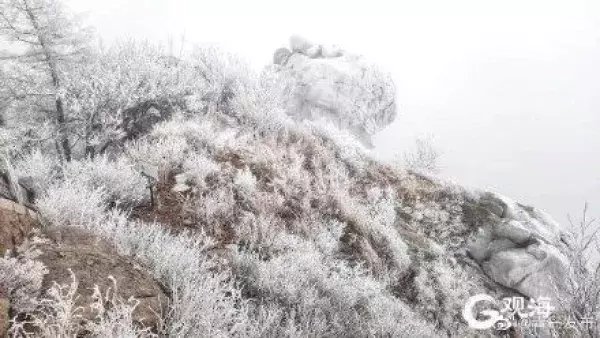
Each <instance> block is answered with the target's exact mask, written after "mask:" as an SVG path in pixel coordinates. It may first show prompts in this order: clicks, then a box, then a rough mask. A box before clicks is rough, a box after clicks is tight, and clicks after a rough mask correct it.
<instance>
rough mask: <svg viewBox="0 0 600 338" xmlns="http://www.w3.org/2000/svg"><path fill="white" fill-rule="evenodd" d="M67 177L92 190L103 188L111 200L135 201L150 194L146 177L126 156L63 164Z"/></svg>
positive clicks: (66, 178)
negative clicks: (115, 158)
mask: <svg viewBox="0 0 600 338" xmlns="http://www.w3.org/2000/svg"><path fill="white" fill-rule="evenodd" d="M64 179H65V180H67V181H72V182H73V184H79V185H80V186H81V187H86V188H88V189H91V190H96V189H102V190H103V191H104V193H105V195H106V198H108V200H109V201H112V202H123V203H127V204H134V203H138V202H140V201H143V200H144V199H145V198H146V195H147V188H146V185H147V181H146V179H145V178H144V177H143V176H142V175H141V173H140V172H139V171H138V170H136V169H135V168H134V165H133V164H132V163H130V161H128V160H127V159H125V158H119V159H117V160H110V159H109V158H108V157H107V156H99V157H96V158H94V159H93V160H92V159H88V160H82V161H72V162H70V163H68V164H67V165H65V167H64Z"/></svg>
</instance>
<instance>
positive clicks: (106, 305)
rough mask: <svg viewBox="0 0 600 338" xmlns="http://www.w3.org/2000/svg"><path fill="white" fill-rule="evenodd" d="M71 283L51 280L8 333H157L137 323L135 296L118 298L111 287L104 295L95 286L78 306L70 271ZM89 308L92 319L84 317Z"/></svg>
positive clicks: (131, 336) (114, 337) (123, 336)
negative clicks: (88, 300)
mask: <svg viewBox="0 0 600 338" xmlns="http://www.w3.org/2000/svg"><path fill="white" fill-rule="evenodd" d="M71 275H72V281H71V283H70V284H65V285H59V284H57V283H54V284H53V286H52V287H51V288H50V289H48V291H47V293H46V296H45V297H44V298H43V299H40V300H39V301H38V303H37V306H36V309H35V311H32V312H30V313H29V316H28V317H27V318H26V319H25V320H22V321H20V320H19V321H15V322H14V324H13V326H12V327H11V329H10V333H11V334H12V335H13V336H15V337H20V336H29V335H30V334H31V332H35V336H36V337H43V338H54V337H77V336H80V335H82V334H83V333H85V334H86V336H89V337H98V338H100V337H107V338H141V337H156V335H155V334H152V333H151V332H150V330H148V329H144V328H139V327H137V326H136V325H135V324H134V322H133V319H132V314H133V311H134V310H135V307H136V305H137V300H135V299H129V300H127V301H125V300H123V299H120V298H119V297H117V296H116V295H115V294H114V293H112V296H109V295H111V292H110V290H106V292H105V294H104V295H103V294H102V292H101V290H100V289H99V288H98V287H96V288H95V289H94V294H93V296H92V300H93V302H92V303H91V304H86V305H85V307H83V306H77V305H76V302H77V298H78V297H79V295H78V294H77V288H78V285H79V284H78V282H77V279H76V278H75V275H74V274H73V273H71ZM86 308H89V310H91V313H94V314H95V318H92V320H84V317H83V313H84V311H85V310H86Z"/></svg>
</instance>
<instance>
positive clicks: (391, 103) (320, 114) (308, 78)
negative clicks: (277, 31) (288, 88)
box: [274, 36, 397, 146]
mask: <svg viewBox="0 0 600 338" xmlns="http://www.w3.org/2000/svg"><path fill="white" fill-rule="evenodd" d="M290 49H291V50H286V49H281V48H280V49H278V50H277V51H276V52H275V55H274V63H275V65H276V67H277V69H278V70H279V71H281V72H283V73H284V74H285V75H286V76H285V77H286V78H289V79H291V80H292V81H291V82H292V87H293V88H292V92H293V95H292V98H291V99H290V100H289V102H288V103H289V109H288V114H289V115H291V116H293V117H294V118H297V119H299V120H304V119H308V120H319V119H325V120H328V121H329V122H333V123H334V124H335V125H337V126H338V127H339V128H343V129H347V130H349V131H350V132H351V133H352V134H354V135H355V136H356V137H357V138H358V139H359V140H360V141H362V143H363V144H365V145H367V146H370V145H371V137H372V135H374V134H375V133H376V132H378V131H380V130H381V129H383V128H384V127H385V126H387V125H389V124H390V123H391V122H392V121H393V120H394V119H395V118H396V114H397V113H396V98H395V88H394V84H393V82H392V80H391V78H390V77H389V75H387V74H385V73H383V72H381V71H379V70H378V69H377V68H376V67H374V66H373V65H371V64H369V63H367V62H366V61H365V60H364V59H363V58H362V57H360V56H357V55H352V54H348V53H346V52H344V51H343V50H341V49H340V48H337V47H335V46H324V45H315V44H312V43H310V42H308V41H307V40H305V39H302V38H300V37H297V36H294V37H292V38H291V39H290Z"/></svg>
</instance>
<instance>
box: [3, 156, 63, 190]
mask: <svg viewBox="0 0 600 338" xmlns="http://www.w3.org/2000/svg"><path fill="white" fill-rule="evenodd" d="M13 167H14V170H15V174H16V175H17V176H18V177H27V178H29V179H31V181H32V183H33V187H32V188H34V189H35V190H36V191H37V192H42V191H44V190H46V189H47V188H48V186H49V185H50V184H52V182H54V180H55V179H56V178H57V177H58V175H59V173H60V165H59V163H58V160H57V158H56V157H53V156H49V155H46V154H43V153H42V152H41V151H40V150H39V149H36V150H34V151H32V152H30V153H28V154H25V155H24V156H22V157H20V158H19V159H17V160H16V161H15V162H14V163H13Z"/></svg>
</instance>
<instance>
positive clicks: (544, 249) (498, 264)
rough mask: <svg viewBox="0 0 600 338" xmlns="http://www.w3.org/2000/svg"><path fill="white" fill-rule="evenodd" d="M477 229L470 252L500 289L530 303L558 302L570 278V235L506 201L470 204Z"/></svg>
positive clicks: (484, 197) (481, 199)
mask: <svg viewBox="0 0 600 338" xmlns="http://www.w3.org/2000/svg"><path fill="white" fill-rule="evenodd" d="M470 203H471V205H470V208H471V211H470V215H471V220H473V222H474V224H473V225H474V226H476V227H477V230H476V232H475V233H474V236H473V237H472V238H471V240H470V241H469V242H468V243H467V252H468V253H469V255H470V256H471V257H472V258H473V259H474V260H475V261H476V262H477V263H479V265H480V266H481V267H482V269H483V271H484V272H485V273H486V274H487V275H488V276H489V277H490V278H491V279H493V280H494V281H496V282H497V283H499V284H501V285H503V286H506V287H509V288H512V289H515V290H517V291H519V292H520V293H522V294H524V295H526V296H528V297H534V298H538V297H550V298H553V299H556V297H560V294H561V292H562V290H564V286H565V281H566V280H565V278H566V276H567V275H568V270H569V263H568V259H567V255H566V252H567V250H568V247H569V239H568V236H567V234H566V233H565V232H564V231H563V230H562V229H561V227H560V226H559V224H558V223H556V222H555V221H554V220H552V218H551V217H550V216H548V215H547V214H545V213H544V212H542V211H540V210H537V209H535V208H533V207H529V206H525V205H522V204H519V203H516V202H514V201H512V200H510V199H508V198H506V197H504V196H500V195H497V194H493V193H489V192H487V193H483V194H481V195H480V196H478V198H477V199H476V200H474V201H471V202H470Z"/></svg>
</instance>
